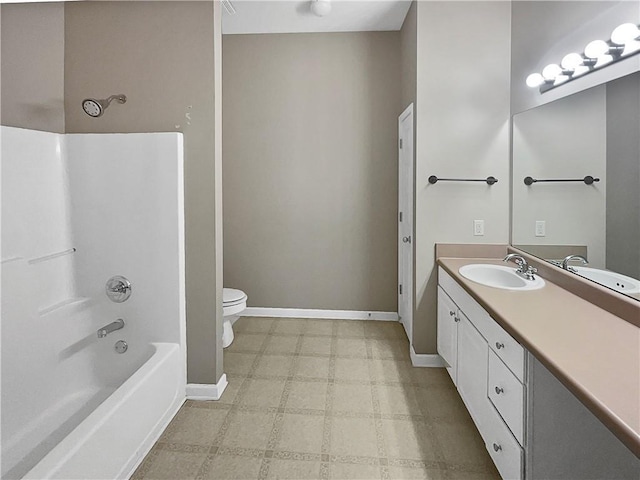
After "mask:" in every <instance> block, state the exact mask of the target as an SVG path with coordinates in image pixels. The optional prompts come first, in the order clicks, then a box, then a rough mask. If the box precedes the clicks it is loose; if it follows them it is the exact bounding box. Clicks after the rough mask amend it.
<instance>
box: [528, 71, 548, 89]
mask: <svg viewBox="0 0 640 480" xmlns="http://www.w3.org/2000/svg"><path fill="white" fill-rule="evenodd" d="M543 83H544V77H543V76H542V75H540V74H539V73H532V74H531V75H529V76H528V77H527V87H531V88H535V87H539V86H540V85H542V84H543Z"/></svg>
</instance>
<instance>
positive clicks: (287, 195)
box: [223, 32, 401, 312]
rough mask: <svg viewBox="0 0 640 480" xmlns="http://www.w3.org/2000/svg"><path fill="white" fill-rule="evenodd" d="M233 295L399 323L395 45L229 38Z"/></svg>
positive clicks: (227, 189)
mask: <svg viewBox="0 0 640 480" xmlns="http://www.w3.org/2000/svg"><path fill="white" fill-rule="evenodd" d="M223 85H224V89H223V108H224V119H223V151H224V163H223V187H224V188H223V195H224V202H223V206H224V246H225V251H224V283H225V286H227V287H236V288H240V289H242V290H244V291H245V292H246V293H247V294H248V296H249V305H250V306H259V307H297V308H318V309H340V310H380V311H394V312H395V311H397V295H396V288H397V287H396V284H397V240H396V234H397V226H396V215H397V168H398V167H397V129H398V127H397V118H398V115H399V113H400V111H401V109H400V90H401V88H400V34H399V33H398V32H368V33H329V34H271V35H225V36H223Z"/></svg>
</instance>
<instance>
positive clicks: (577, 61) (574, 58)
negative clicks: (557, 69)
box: [560, 53, 584, 70]
mask: <svg viewBox="0 0 640 480" xmlns="http://www.w3.org/2000/svg"><path fill="white" fill-rule="evenodd" d="M583 62H584V59H583V58H582V55H580V54H579V53H570V54H568V55H565V57H564V58H563V59H562V62H560V65H562V68H564V69H566V70H575V69H576V68H578V67H579V66H580V65H582V64H583Z"/></svg>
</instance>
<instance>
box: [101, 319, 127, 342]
mask: <svg viewBox="0 0 640 480" xmlns="http://www.w3.org/2000/svg"><path fill="white" fill-rule="evenodd" d="M121 328H124V320H123V319H121V318H119V319H117V320H116V321H115V322H111V323H110V324H109V325H105V326H104V327H102V328H100V329H98V338H104V337H106V336H107V335H109V334H110V333H113V332H115V331H116V330H120V329H121Z"/></svg>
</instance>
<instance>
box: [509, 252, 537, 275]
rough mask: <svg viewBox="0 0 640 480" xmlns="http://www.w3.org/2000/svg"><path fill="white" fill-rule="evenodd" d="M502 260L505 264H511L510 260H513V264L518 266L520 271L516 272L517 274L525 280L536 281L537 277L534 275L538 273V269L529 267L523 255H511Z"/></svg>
mask: <svg viewBox="0 0 640 480" xmlns="http://www.w3.org/2000/svg"><path fill="white" fill-rule="evenodd" d="M502 260H503V261H505V262H509V261H510V260H513V262H514V263H515V264H516V265H518V269H517V270H516V273H517V274H518V275H520V276H521V277H522V278H524V279H525V280H535V279H536V277H535V276H534V273H538V269H537V268H534V267H532V266H531V265H529V264H528V263H527V260H526V259H525V258H524V257H523V256H522V255H518V254H517V253H510V254H509V255H507V256H506V257H504V258H503V259H502Z"/></svg>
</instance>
